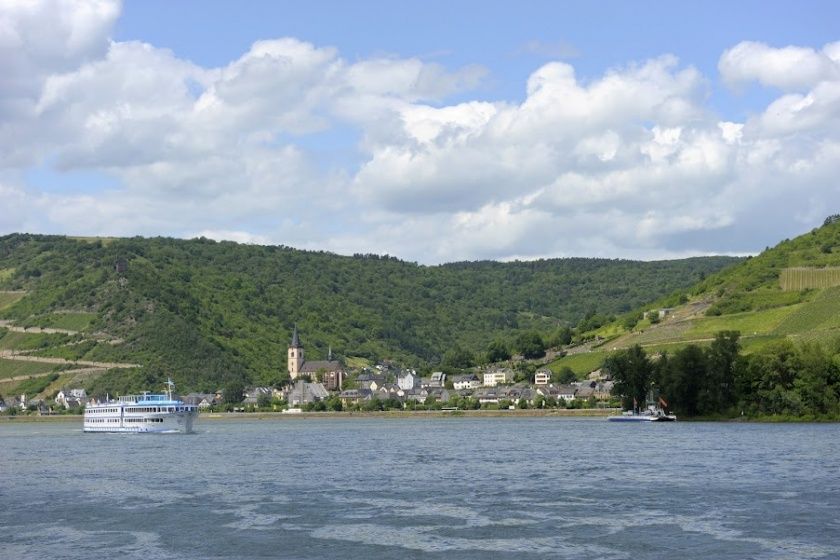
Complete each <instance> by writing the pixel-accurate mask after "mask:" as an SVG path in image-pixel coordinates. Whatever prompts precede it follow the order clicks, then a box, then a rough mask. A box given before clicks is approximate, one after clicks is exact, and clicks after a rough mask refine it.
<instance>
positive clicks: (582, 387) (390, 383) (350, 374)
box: [0, 328, 616, 415]
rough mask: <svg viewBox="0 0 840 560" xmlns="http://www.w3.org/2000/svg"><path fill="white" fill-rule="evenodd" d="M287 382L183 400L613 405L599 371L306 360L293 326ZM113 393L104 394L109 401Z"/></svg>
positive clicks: (71, 399)
mask: <svg viewBox="0 0 840 560" xmlns="http://www.w3.org/2000/svg"><path fill="white" fill-rule="evenodd" d="M287 367H288V377H289V381H288V382H287V383H284V384H282V385H281V386H279V387H278V386H275V387H272V386H252V387H247V388H245V389H244V391H243V392H242V394H241V395H240V398H228V396H227V395H225V394H224V390H222V389H219V390H217V391H216V392H214V393H195V392H193V393H187V394H184V395H182V396H181V400H183V401H184V402H185V403H186V404H190V405H195V406H197V407H198V408H199V410H201V411H204V412H224V411H227V412H255V411H274V412H286V413H295V412H304V411H307V412H319V411H377V410H477V409H488V410H507V409H543V408H606V407H611V406H615V404H616V403H615V402H614V397H613V396H612V388H613V381H612V379H611V378H610V375H609V373H607V372H605V371H603V370H601V369H597V370H595V371H593V372H591V373H589V374H588V376H587V378H586V379H585V380H583V381H576V380H570V379H568V376H566V377H565V378H563V377H564V376H558V375H557V374H556V373H554V372H552V371H551V370H550V369H549V368H547V367H545V366H543V367H540V368H537V369H536V370H535V371H534V372H533V375H527V376H526V375H524V374H523V373H522V372H521V371H517V370H516V369H515V368H514V367H507V366H499V365H492V366H487V367H485V368H475V371H472V372H468V373H461V374H457V375H448V374H447V373H445V372H443V371H435V372H432V373H431V374H430V375H427V376H421V375H419V374H418V372H417V370H416V369H410V368H403V367H400V366H398V365H396V364H393V363H390V362H383V363H379V364H376V365H375V366H370V367H364V368H359V369H356V370H352V369H349V368H347V367H345V366H344V365H343V364H342V363H341V362H340V361H339V360H334V359H332V355H331V353H330V355H329V356H328V359H327V360H311V361H307V360H306V359H305V353H304V347H303V344H302V343H301V340H300V337H299V335H298V332H297V328H295V330H294V333H293V335H292V339H291V343H290V344H289V348H288V354H287ZM107 398H110V396H105V397H104V399H107ZM101 400H103V397H102V396H99V398H97V397H95V396H89V395H88V394H87V393H86V391H85V389H83V388H80V387H67V388H64V389H62V390H60V391H59V392H58V393H57V394H56V395H55V397H54V399H53V402H51V403H50V402H49V401H45V400H35V399H28V398H27V396H26V395H19V396H15V397H12V398H11V399H10V401H9V402H2V401H0V412H5V413H6V414H10V413H11V414H14V413H17V412H30V413H36V414H41V415H47V414H55V413H61V412H65V413H66V412H70V411H74V412H81V410H82V409H83V408H84V406H85V405H86V404H88V403H89V402H90V403H96V402H98V401H101Z"/></svg>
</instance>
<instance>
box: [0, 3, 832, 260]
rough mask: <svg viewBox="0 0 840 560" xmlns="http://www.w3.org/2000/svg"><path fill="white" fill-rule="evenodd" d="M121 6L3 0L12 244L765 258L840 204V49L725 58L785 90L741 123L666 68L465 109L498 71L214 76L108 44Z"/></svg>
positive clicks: (531, 82) (739, 53)
mask: <svg viewBox="0 0 840 560" xmlns="http://www.w3.org/2000/svg"><path fill="white" fill-rule="evenodd" d="M0 1H2V0H0ZM118 12H119V4H117V3H112V2H93V1H91V2H59V1H54V2H47V1H44V2H33V3H29V2H26V3H24V2H21V3H16V2H4V3H3V4H2V9H0V59H2V60H4V61H5V60H12V58H13V59H14V62H13V64H12V65H11V67H10V72H9V74H8V76H9V77H8V79H5V80H3V81H0V199H2V201H3V203H4V208H3V212H2V213H0V229H2V230H3V231H14V230H29V231H48V232H63V233H69V234H81V233H84V234H103V235H106V234H109V235H135V234H150V235H158V234H171V235H179V236H186V237H192V236H196V235H204V236H206V237H211V238H214V239H232V240H238V241H242V242H248V243H270V242H276V243H283V244H287V245H293V246H300V247H306V248H312V249H330V250H335V251H339V252H344V253H355V252H362V253H366V252H381V253H389V254H393V255H398V256H401V257H404V258H408V259H414V260H420V261H423V262H440V261H448V260H460V259H475V258H501V259H509V258H514V257H519V258H527V257H545V256H570V255H586V256H605V257H616V256H622V257H635V258H638V257H649V258H650V257H666V256H686V255H688V254H697V253H701V254H708V253H712V252H718V253H724V252H725V253H732V252H736V253H738V252H744V250H745V248H753V249H754V248H756V245H755V243H756V240H757V239H758V240H760V243H761V244H760V245H758V247H761V246H763V245H764V244H767V243H768V242H772V240H767V239H765V238H764V237H762V236H764V235H765V234H766V231H767V230H770V229H772V228H773V226H778V224H782V223H789V222H790V221H792V220H793V221H796V220H799V221H800V222H801V223H802V224H803V226H802V227H801V228H800V227H798V226H791V227H790V228H789V229H788V231H790V230H793V231H796V230H797V229H804V227H808V226H811V225H813V222H814V221H815V219H816V218H815V216H819V214H820V213H821V212H824V213H832V212H836V211H837V210H836V208H832V207H831V204H832V201H836V200H840V196H839V195H840V192H838V188H840V186H838V184H837V183H836V180H835V178H836V177H837V175H838V173H840V75H838V71H837V69H838V61H840V43H832V44H829V45H826V46H824V47H822V48H821V49H814V48H810V47H785V48H782V49H774V48H771V47H768V46H766V45H763V44H760V43H747V42H745V43H740V44H739V45H736V46H734V47H733V48H732V49H729V50H727V51H726V52H724V53H723V54H722V56H721V59H720V63H719V67H720V72H721V76H722V77H723V78H724V80H726V81H727V82H728V83H730V84H733V85H736V86H739V85H743V84H747V83H750V82H758V83H760V84H762V85H765V86H772V87H774V88H780V89H782V90H783V91H782V93H781V94H779V97H778V98H777V99H775V100H773V101H772V102H771V103H769V104H768V105H767V107H765V108H763V110H761V111H757V112H756V114H755V115H754V116H753V117H751V118H749V119H747V120H746V121H745V122H732V121H729V120H723V119H722V118H721V116H719V115H716V114H715V113H714V112H713V111H712V110H711V109H710V105H709V101H708V97H709V90H710V87H711V85H710V82H709V80H708V79H707V77H705V76H703V75H701V74H700V72H699V71H697V70H696V69H695V68H693V67H691V66H687V65H683V64H681V63H680V62H679V61H678V60H677V59H676V58H675V57H673V56H670V55H663V56H661V57H658V58H654V59H651V60H647V61H641V62H638V63H630V64H627V65H625V66H622V67H616V68H612V69H610V70H608V71H606V72H605V73H604V74H603V75H601V76H596V77H593V78H588V79H581V78H579V77H578V76H577V75H576V72H575V69H574V67H573V66H571V65H570V64H567V63H564V62H549V63H547V64H545V65H543V66H541V67H540V68H537V69H535V70H534V72H532V74H531V76H530V77H529V78H528V80H527V83H526V84H523V85H524V87H525V91H526V97H525V99H524V100H522V101H521V102H518V103H514V102H511V101H509V100H503V99H497V100H494V99H489V100H488V99H478V98H475V99H472V100H467V101H463V102H459V103H455V104H452V103H448V102H447V100H448V99H449V98H450V96H451V95H452V94H454V93H459V94H463V93H464V92H465V91H469V90H470V89H471V88H473V87H475V86H476V85H477V84H479V83H480V81H481V80H482V79H483V77H484V75H485V70H483V69H482V68H480V67H477V66H466V67H463V68H459V69H454V70H453V69H448V68H446V67H444V66H442V65H440V64H437V63H430V62H427V61H424V60H421V59H419V58H399V57H381V56H379V57H374V58H369V59H360V60H356V61H352V62H350V61H348V60H347V59H345V58H344V57H342V54H341V53H340V52H339V51H338V50H337V49H336V48H333V47H330V46H321V45H313V44H311V43H307V42H304V41H301V40H298V39H295V38H280V39H271V40H265V41H258V42H256V43H254V44H253V45H252V46H251V48H250V49H248V50H247V51H246V52H244V53H242V54H241V56H238V58H235V59H233V60H232V61H231V62H230V63H229V64H226V65H224V66H221V67H216V68H208V67H202V66H199V65H197V64H194V63H192V62H190V61H187V60H184V59H182V58H180V57H179V56H178V55H177V54H176V53H173V52H171V51H169V50H166V49H161V48H158V47H156V46H154V45H150V44H146V43H140V42H128V43H126V42H113V41H111V40H110V33H111V29H112V27H113V24H114V21H115V19H116V17H117V15H118ZM12 54H14V55H15V56H14V57H12V56H11V55H12ZM461 97H463V95H461ZM333 152H339V153H340V154H341V157H339V158H336V159H334V160H333V159H331V157H332V156H331V154H332V153H333ZM322 158H324V159H322ZM39 165H40V166H44V167H49V168H50V169H51V170H52V171H53V174H56V173H57V174H60V173H61V172H62V171H67V170H78V171H82V172H86V173H97V172H99V173H106V174H107V176H108V177H110V178H112V179H113V181H111V183H110V184H111V186H110V188H108V189H99V190H96V189H89V190H67V191H62V190H61V189H60V188H59V187H58V186H56V185H50V184H44V183H43V181H45V179H42V178H39V177H40V175H38V174H37V173H34V174H33V173H28V172H29V171H31V170H33V169H36V168H37V167H38V166H39ZM768 224H772V225H768ZM774 235H775V233H774ZM778 235H782V234H781V233H778ZM739 240H740V244H739Z"/></svg>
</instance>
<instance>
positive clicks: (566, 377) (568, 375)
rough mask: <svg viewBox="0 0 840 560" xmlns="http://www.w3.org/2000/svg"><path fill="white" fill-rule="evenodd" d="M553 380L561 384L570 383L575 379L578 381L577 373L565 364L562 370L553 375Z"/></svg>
mask: <svg viewBox="0 0 840 560" xmlns="http://www.w3.org/2000/svg"><path fill="white" fill-rule="evenodd" d="M551 381H553V382H554V383H560V384H561V385H568V384H569V383H572V382H573V381H577V374H576V373H575V372H574V370H573V369H572V368H570V367H569V366H563V367H562V368H560V371H558V372H556V373H553V374H552V375H551Z"/></svg>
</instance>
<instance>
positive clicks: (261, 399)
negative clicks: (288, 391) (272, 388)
mask: <svg viewBox="0 0 840 560" xmlns="http://www.w3.org/2000/svg"><path fill="white" fill-rule="evenodd" d="M269 406H271V394H270V393H260V394H259V396H258V397H257V407H258V408H267V407H269Z"/></svg>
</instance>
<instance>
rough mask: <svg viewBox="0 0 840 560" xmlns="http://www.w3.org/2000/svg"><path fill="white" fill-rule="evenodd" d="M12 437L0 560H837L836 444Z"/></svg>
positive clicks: (761, 435) (554, 424)
mask: <svg viewBox="0 0 840 560" xmlns="http://www.w3.org/2000/svg"><path fill="white" fill-rule="evenodd" d="M199 429H200V433H199V434H197V435H194V436H143V435H140V436H138V435H130V434H126V435H109V434H82V433H81V432H80V430H79V428H78V426H76V425H74V424H64V423H62V424H26V423H6V424H0V473H2V476H0V498H2V507H0V557H2V558H11V557H18V558H44V557H55V558H75V559H82V558H84V559H89V558H91V557H97V558H98V557H102V555H103V554H107V555H108V556H109V557H110V556H114V555H119V556H120V557H123V558H138V559H139V558H144V559H147V558H161V559H179V558H233V557H237V558H296V559H297V558H349V557H355V558H372V559H378V558H456V559H461V558H464V559H466V558H482V559H485V558H509V557H510V556H511V555H515V556H516V557H517V558H593V559H595V558H598V559H630V558H632V559H634V560H635V559H640V558H641V559H645V558H650V559H654V558H657V559H658V558H664V557H671V558H682V559H690V558H698V559H700V558H704V559H706V558H733V559H735V558H737V559H741V558H762V559H764V558H768V559H776V558H778V559H782V558H804V559H810V558H838V557H840V532H838V529H839V528H840V527H838V520H837V518H836V512H837V511H838V508H839V507H840V473H838V469H837V468H836V465H837V464H839V463H840V461H839V460H840V450H838V449H837V448H836V446H834V445H832V442H833V441H834V440H835V439H836V438H837V436H838V433H839V432H840V426H837V425H759V424H723V423H722V424H700V423H697V424H692V423H677V424H673V425H670V424H669V425H655V424H651V425H614V424H609V423H607V422H604V421H600V420H592V419H588V420H573V419H556V418H516V419H513V418H511V419H506V418H486V419H475V418H441V419H428V418H424V419H418V420H413V419H409V420H407V419H398V420H394V419H382V418H371V419H357V420H350V421H348V420H328V419H324V420H301V419H285V420H279V421H257V420H254V421H249V420H237V421H205V422H203V423H201V425H200V428H199Z"/></svg>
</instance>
